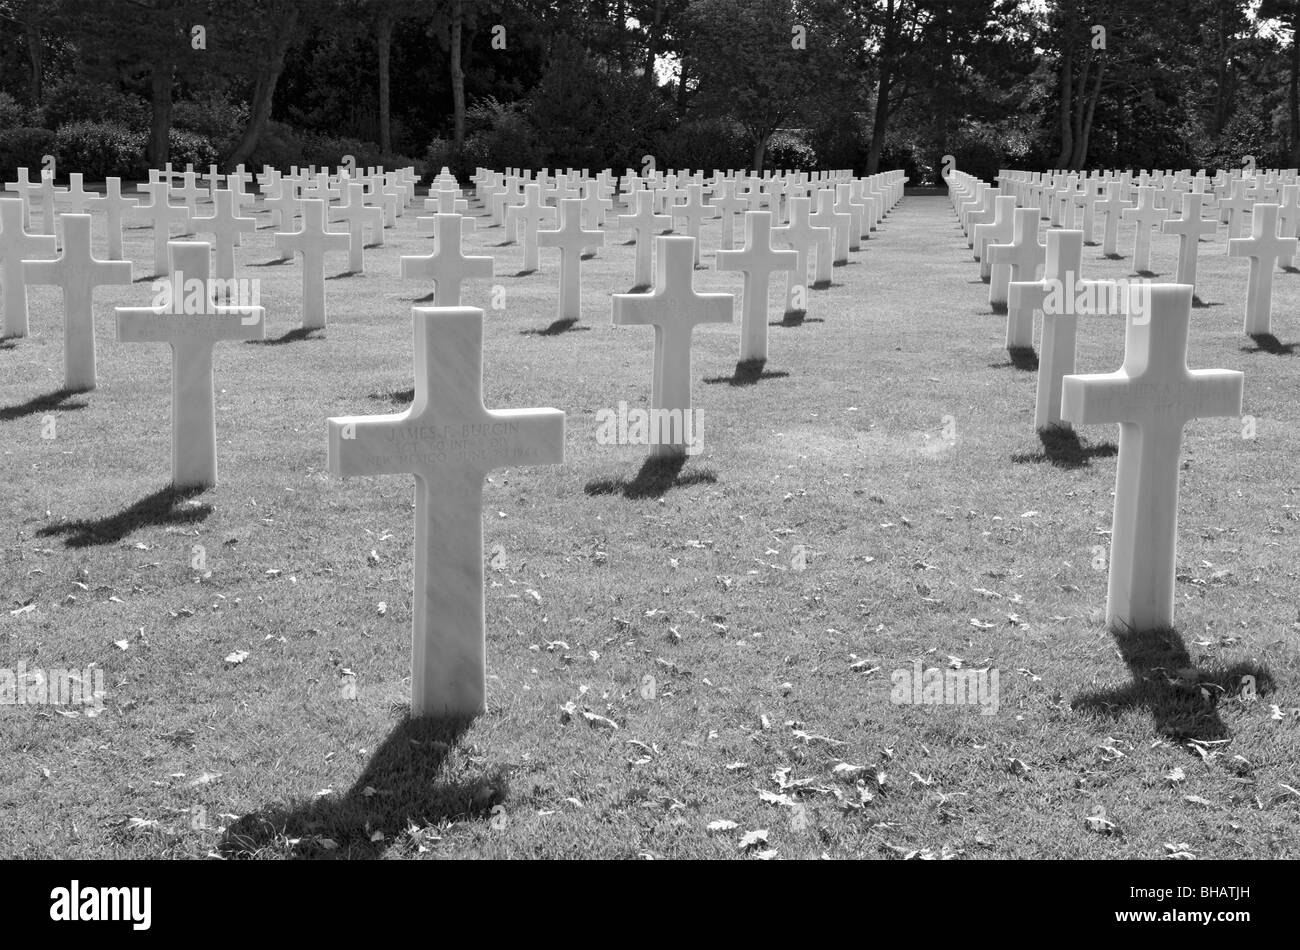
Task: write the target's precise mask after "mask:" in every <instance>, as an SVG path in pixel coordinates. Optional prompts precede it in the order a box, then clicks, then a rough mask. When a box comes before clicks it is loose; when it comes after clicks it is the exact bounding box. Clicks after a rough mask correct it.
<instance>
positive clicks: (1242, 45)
mask: <svg viewBox="0 0 1300 950" xmlns="http://www.w3.org/2000/svg"><path fill="white" fill-rule="evenodd" d="M1297 22H1300V0H1048V2H1045V3H1031V2H1028V0H946V2H938V0H221V2H216V0H0V173H3V174H5V175H11V174H12V170H13V167H14V166H16V165H19V164H28V165H33V164H39V162H40V160H41V158H42V156H43V155H47V154H53V155H55V157H56V159H58V161H59V162H60V164H61V165H65V166H68V167H73V166H76V167H79V168H82V169H83V170H84V171H85V172H86V174H87V175H88V176H89V177H91V178H94V177H99V176H101V175H104V174H121V175H126V176H138V175H140V174H141V172H142V170H143V169H144V168H145V167H147V164H148V163H155V164H156V163H160V162H162V161H173V162H190V161H193V162H195V163H196V164H198V163H207V162H208V161H220V162H221V163H222V164H225V165H232V164H235V163H237V162H245V163H247V164H251V165H255V166H256V165H258V164H260V163H262V162H270V163H273V164H277V165H293V164H323V163H337V162H339V161H340V160H341V158H342V157H343V155H353V156H354V157H355V158H356V160H357V162H358V163H359V164H379V163H383V164H389V165H392V164H397V163H401V164H407V163H416V164H422V163H425V162H427V163H428V164H431V165H434V166H441V165H444V164H445V165H449V166H451V167H453V168H454V169H455V170H456V171H457V172H458V173H460V174H464V173H465V172H466V171H467V170H470V169H472V168H473V167H474V166H475V165H478V164H484V165H494V166H498V167H502V166H506V165H522V166H539V167H540V166H550V167H555V166H573V167H579V168H581V167H588V168H591V167H604V166H607V165H608V166H612V167H615V168H622V167H625V166H631V167H642V165H643V164H644V160H645V157H646V156H648V155H649V156H654V158H655V161H656V165H657V166H658V167H661V168H668V167H680V166H691V167H704V168H712V167H744V166H754V165H759V164H762V165H764V166H766V167H784V168H810V167H814V166H823V167H824V166H834V167H853V168H854V169H856V170H857V171H859V172H871V171H875V170H877V169H880V168H885V167H903V168H906V169H908V171H909V173H910V174H912V175H913V176H914V177H916V176H920V177H921V178H925V177H933V175H934V172H935V169H936V168H937V167H938V166H939V165H940V162H941V157H942V156H943V155H945V154H952V155H953V156H954V157H955V158H956V161H957V164H958V166H959V167H962V168H964V169H966V170H968V171H971V172H972V173H975V174H980V175H984V176H987V175H989V174H990V173H991V172H993V171H995V170H996V169H997V168H998V167H1005V166H1008V165H1015V166H1018V167H1027V168H1042V167H1067V166H1068V167H1083V166H1092V167H1114V166H1134V167H1174V166H1178V167H1184V166H1189V165H1190V166H1195V167H1210V168H1214V167H1224V166H1229V165H1238V164H1240V163H1242V162H1243V161H1244V160H1245V156H1247V155H1251V156H1254V158H1255V160H1256V162H1257V163H1258V164H1261V165H1286V166H1289V165H1296V164H1300V56H1298V55H1297V51H1296V47H1295V42H1294V38H1295V28H1296V25H1297ZM435 170H436V168H435Z"/></svg>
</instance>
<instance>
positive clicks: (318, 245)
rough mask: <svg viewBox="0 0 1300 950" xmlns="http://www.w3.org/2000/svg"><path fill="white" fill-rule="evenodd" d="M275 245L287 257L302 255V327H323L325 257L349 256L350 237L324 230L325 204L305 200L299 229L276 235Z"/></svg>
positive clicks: (324, 319)
mask: <svg viewBox="0 0 1300 950" xmlns="http://www.w3.org/2000/svg"><path fill="white" fill-rule="evenodd" d="M275 240H276V242H277V244H278V245H279V246H280V247H282V248H284V249H285V250H286V251H288V252H289V253H290V254H293V253H299V254H301V255H302V326H303V329H305V330H319V329H321V328H322V327H324V326H325V322H326V314H325V255H326V254H328V253H330V252H331V251H338V252H341V253H344V254H346V253H349V252H350V250H351V247H352V237H351V236H350V235H348V234H343V233H340V232H337V231H329V230H326V228H325V201H324V200H323V199H321V198H308V199H306V200H304V201H303V203H302V228H301V229H299V230H297V231H291V232H289V233H285V232H283V231H281V232H277V233H276V235H275Z"/></svg>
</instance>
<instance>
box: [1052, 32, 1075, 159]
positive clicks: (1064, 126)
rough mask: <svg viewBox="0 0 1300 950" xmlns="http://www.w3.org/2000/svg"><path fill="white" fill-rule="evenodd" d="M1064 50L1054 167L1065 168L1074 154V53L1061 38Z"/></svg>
mask: <svg viewBox="0 0 1300 950" xmlns="http://www.w3.org/2000/svg"><path fill="white" fill-rule="evenodd" d="M1063 40H1064V44H1065V48H1064V49H1063V50H1062V51H1061V105H1060V118H1061V153H1060V155H1058V156H1057V157H1056V167H1057V168H1066V167H1067V166H1068V165H1069V164H1070V155H1071V154H1072V153H1073V152H1074V131H1073V128H1074V126H1073V123H1072V122H1071V116H1070V114H1071V112H1072V111H1073V110H1072V109H1071V102H1070V100H1071V97H1072V96H1073V95H1074V80H1073V74H1074V51H1073V49H1072V47H1071V46H1070V40H1069V38H1068V37H1063Z"/></svg>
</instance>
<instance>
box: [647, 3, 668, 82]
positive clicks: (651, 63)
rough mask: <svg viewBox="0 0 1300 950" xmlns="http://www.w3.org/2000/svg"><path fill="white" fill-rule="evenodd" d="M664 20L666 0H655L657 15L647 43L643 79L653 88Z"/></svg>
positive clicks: (651, 26)
mask: <svg viewBox="0 0 1300 950" xmlns="http://www.w3.org/2000/svg"><path fill="white" fill-rule="evenodd" d="M663 21H664V0H655V17H654V21H653V22H652V23H651V25H650V39H649V42H647V43H646V51H645V76H644V77H643V81H644V82H645V84H646V85H647V86H648V87H649V88H651V89H653V88H654V87H655V85H656V81H655V59H656V57H658V55H659V37H660V33H661V32H662V29H663Z"/></svg>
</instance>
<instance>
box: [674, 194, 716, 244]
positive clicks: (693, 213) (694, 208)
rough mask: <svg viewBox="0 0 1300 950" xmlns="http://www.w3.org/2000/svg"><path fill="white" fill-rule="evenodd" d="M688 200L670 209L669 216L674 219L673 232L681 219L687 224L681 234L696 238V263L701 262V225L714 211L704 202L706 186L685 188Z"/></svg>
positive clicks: (711, 206)
mask: <svg viewBox="0 0 1300 950" xmlns="http://www.w3.org/2000/svg"><path fill="white" fill-rule="evenodd" d="M685 192H686V200H685V201H684V202H683V203H682V204H679V205H673V206H672V207H671V208H669V209H668V215H669V217H671V218H672V219H673V230H674V232H676V231H677V227H676V224H677V220H678V219H679V218H680V219H681V220H684V221H685V222H686V228H685V230H684V231H682V232H680V233H682V234H684V235H685V236H686V237H691V238H695V263H696V264H698V263H699V262H700V224H701V223H702V222H703V221H704V219H705V218H707V217H709V216H710V214H711V212H712V211H713V205H711V204H708V203H706V202H705V200H704V186H703V185H700V184H696V183H694V182H692V183H690V184H688V185H687V186H686V188H685Z"/></svg>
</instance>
